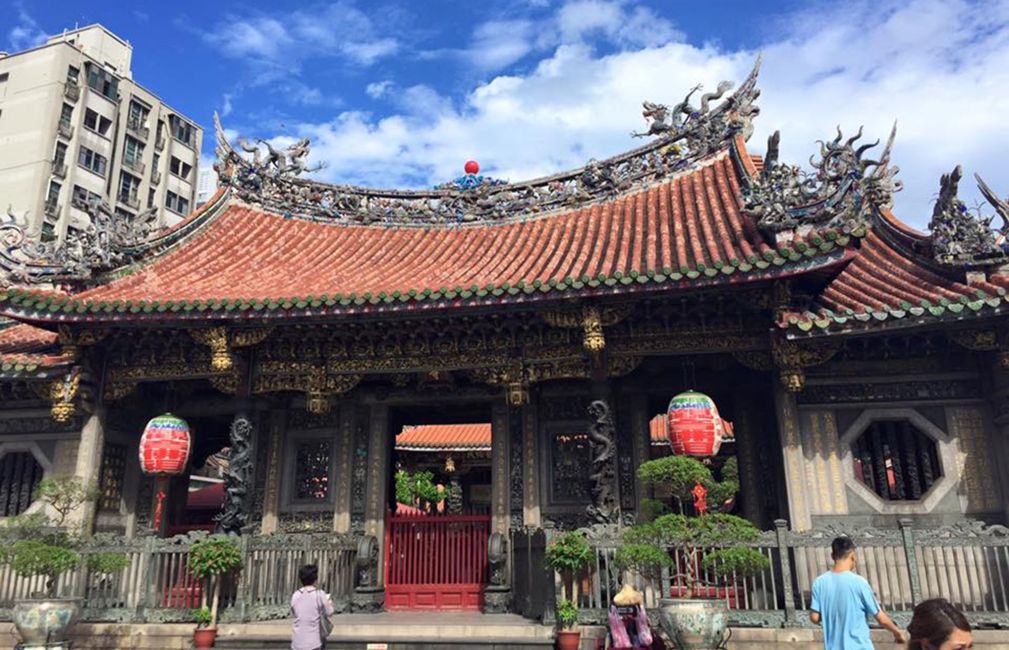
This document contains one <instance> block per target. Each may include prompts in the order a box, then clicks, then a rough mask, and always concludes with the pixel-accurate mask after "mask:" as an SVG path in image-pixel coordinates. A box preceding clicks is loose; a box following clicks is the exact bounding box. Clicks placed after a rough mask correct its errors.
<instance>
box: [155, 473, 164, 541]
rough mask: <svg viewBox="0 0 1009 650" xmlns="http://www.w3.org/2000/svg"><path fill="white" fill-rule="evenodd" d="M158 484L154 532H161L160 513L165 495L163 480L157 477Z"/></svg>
mask: <svg viewBox="0 0 1009 650" xmlns="http://www.w3.org/2000/svg"><path fill="white" fill-rule="evenodd" d="M157 482H158V497H157V499H158V503H157V504H156V505H155V506H154V530H156V531H157V530H161V512H162V504H163V503H164V501H165V499H166V498H167V495H166V494H165V479H164V477H161V476H159V477H158V479H157Z"/></svg>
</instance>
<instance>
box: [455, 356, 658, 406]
mask: <svg viewBox="0 0 1009 650" xmlns="http://www.w3.org/2000/svg"><path fill="white" fill-rule="evenodd" d="M641 360H642V357H639V356H620V357H610V358H609V359H608V360H607V363H606V372H607V375H608V376H610V377H621V376H624V375H627V374H630V373H631V372H633V371H634V370H635V369H636V368H637V367H638V366H639V365H640V364H641ZM470 376H471V377H472V378H473V379H475V380H476V381H481V382H484V383H487V384H490V385H492V386H502V387H504V389H505V397H506V398H507V402H508V404H509V406H523V405H524V404H527V403H528V402H529V387H530V386H531V385H532V384H534V383H537V382H542V381H550V380H553V379H588V378H589V377H591V376H592V369H591V368H590V366H589V364H588V363H586V362H585V360H584V359H558V360H532V359H525V360H515V361H513V362H512V363H510V364H508V365H507V366H504V367H500V368H478V369H475V370H471V371H470Z"/></svg>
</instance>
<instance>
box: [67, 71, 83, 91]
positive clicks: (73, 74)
mask: <svg viewBox="0 0 1009 650" xmlns="http://www.w3.org/2000/svg"><path fill="white" fill-rule="evenodd" d="M80 76H81V71H80V70H79V69H78V68H75V67H74V66H70V67H69V68H67V83H68V84H70V85H73V86H76V85H77V80H78V79H80Z"/></svg>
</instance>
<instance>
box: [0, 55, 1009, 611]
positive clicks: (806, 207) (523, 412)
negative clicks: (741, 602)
mask: <svg viewBox="0 0 1009 650" xmlns="http://www.w3.org/2000/svg"><path fill="white" fill-rule="evenodd" d="M756 82H757V70H756V69H754V71H753V72H752V73H751V74H750V76H749V77H747V78H746V79H745V80H743V82H742V83H741V84H739V85H738V86H737V87H736V88H735V89H734V90H731V91H728V90H726V89H725V85H722V86H719V89H718V90H717V91H715V92H711V93H707V94H704V95H702V96H696V95H693V94H691V95H688V96H687V97H686V99H684V100H683V102H682V103H680V104H678V105H676V106H674V107H672V108H669V107H666V106H662V105H658V104H653V103H649V102H646V104H645V112H646V116H647V117H649V118H650V120H651V126H650V129H649V131H648V133H645V134H640V135H641V136H642V140H641V141H640V142H639V144H641V146H639V147H637V148H635V149H631V150H630V151H628V152H626V153H624V154H621V155H618V156H615V157H613V158H610V159H607V160H599V161H589V162H588V163H587V164H586V165H585V166H584V167H583V168H581V169H577V170H574V171H571V172H565V173H559V174H556V175H554V176H550V177H548V178H542V179H536V180H532V181H528V182H509V183H504V182H499V181H495V180H494V179H491V178H488V177H484V176H481V175H480V174H479V170H478V169H475V168H474V167H470V168H469V169H468V170H467V172H468V173H467V174H465V175H464V176H462V177H460V178H459V179H457V180H455V181H452V182H450V183H446V184H445V185H443V186H439V187H437V188H435V189H431V190H409V191H407V190H386V189H368V188H357V187H348V186H342V185H327V184H323V183H320V182H316V181H313V180H309V179H307V178H303V177H302V173H303V172H305V171H306V170H308V166H307V164H306V157H307V154H308V151H309V144H308V142H307V141H301V142H298V143H296V144H295V145H292V146H291V147H290V148H288V149H286V150H273V149H270V150H269V151H263V150H260V149H257V148H256V147H255V146H252V145H250V144H249V143H248V142H244V141H241V142H239V143H237V144H235V145H234V146H233V144H232V143H230V142H229V141H228V139H227V138H226V137H225V135H224V130H223V129H222V128H221V127H220V124H218V125H217V126H218V129H217V131H218V133H217V135H218V148H217V156H218V162H217V172H218V177H219V188H218V190H217V192H216V194H215V195H214V196H213V197H211V198H210V199H209V200H208V201H207V202H206V203H205V204H204V205H203V206H202V207H201V208H199V209H198V210H196V211H195V212H194V213H192V214H191V215H190V216H189V217H188V218H186V219H185V220H184V221H183V222H181V223H179V224H178V225H177V226H175V227H173V228H171V229H170V230H168V231H165V232H161V233H158V234H155V235H151V234H147V233H143V234H141V235H137V234H136V233H133V232H131V231H129V229H127V228H121V227H119V226H118V225H117V224H118V223H119V222H118V221H117V220H116V215H115V214H111V215H101V214H98V216H99V217H103V218H98V219H95V221H96V222H97V223H99V224H100V226H99V228H98V229H97V233H96V234H94V235H93V236H92V235H88V237H90V239H86V240H84V241H82V244H81V246H80V247H78V248H77V249H75V250H69V251H68V250H56V251H52V250H45V251H42V252H41V253H40V252H39V251H38V250H36V249H35V248H33V247H32V245H31V244H30V243H29V242H28V241H26V240H25V238H24V233H23V232H22V231H19V230H18V227H17V226H15V225H3V226H0V235H3V237H0V241H2V242H3V247H2V249H0V265H2V266H3V268H4V269H5V270H6V273H7V274H8V275H7V277H8V278H9V283H10V286H9V287H8V288H7V289H6V290H5V291H4V292H3V293H0V316H3V317H4V318H6V319H8V320H6V321H5V322H4V323H3V325H2V327H3V329H2V330H0V517H4V516H11V515H16V514H19V513H22V512H25V511H26V510H28V509H30V508H31V507H32V504H31V498H30V495H31V492H32V487H33V485H34V484H35V483H36V482H37V481H38V480H39V479H40V478H41V477H43V476H49V475H70V474H75V475H77V476H80V477H82V478H85V479H88V480H99V481H100V482H101V485H102V487H103V491H104V492H103V498H102V499H101V500H100V502H99V503H97V504H96V505H95V508H94V509H95V512H94V513H93V514H94V518H93V522H94V528H95V530H100V531H105V532H114V533H120V534H123V535H126V536H144V535H152V534H153V535H164V534H166V533H167V532H168V531H169V530H170V529H172V527H175V526H180V525H184V524H185V523H186V522H185V521H184V519H185V514H186V507H185V503H186V498H185V495H186V492H187V489H188V485H189V481H188V477H187V476H185V475H181V476H178V477H174V478H173V479H172V483H171V485H172V489H171V491H170V494H169V497H168V503H167V509H166V512H167V513H168V515H167V516H166V517H165V518H164V520H163V521H161V522H160V526H159V528H158V529H152V523H153V511H154V507H155V503H154V480H153V479H152V478H151V477H149V476H145V475H143V474H142V473H141V471H140V466H139V464H138V460H137V448H138V441H139V437H140V433H141V431H143V429H144V426H145V423H146V422H147V421H148V420H149V419H150V418H152V417H154V416H156V415H159V414H161V413H163V412H166V411H167V412H171V413H173V414H175V415H177V416H179V417H181V418H183V419H185V420H186V421H187V422H188V423H189V425H190V427H191V428H192V431H193V440H194V449H193V454H192V458H191V460H190V465H191V466H192V467H202V466H203V465H204V463H205V461H206V459H207V458H208V457H210V456H212V455H213V454H215V453H218V452H219V451H220V450H221V449H223V448H225V447H227V448H229V452H228V469H227V471H226V472H225V473H224V474H225V476H224V480H225V483H224V485H225V488H224V489H225V503H224V511H223V514H222V516H221V518H220V519H219V521H218V526H219V527H221V528H223V529H224V530H226V531H233V532H241V533H243V534H249V535H266V534H273V533H296V532H325V533H330V534H339V535H344V536H349V537H354V538H359V539H364V538H372V539H375V540H377V541H378V543H379V544H381V543H383V542H382V541H381V540H386V539H387V533H388V529H387V528H388V526H390V525H394V523H390V522H395V518H394V517H392V516H391V514H390V513H393V512H395V509H396V507H397V504H396V499H395V483H394V475H395V472H396V469H397V467H401V468H403V467H409V468H411V469H417V468H424V467H428V468H434V469H436V470H437V471H438V472H443V471H444V470H445V467H446V460H447V459H451V461H452V466H453V467H454V468H455V469H456V470H457V471H458V472H459V474H460V477H461V478H460V481H461V484H462V485H463V486H464V495H465V497H464V502H465V505H466V508H465V509H464V510H465V511H466V512H467V513H472V514H470V515H467V516H472V517H486V522H487V523H486V529H485V530H486V532H485V533H484V534H485V535H487V536H490V535H493V534H495V533H498V534H501V535H504V536H507V535H508V533H509V531H514V530H527V529H536V528H554V529H573V528H578V527H581V526H586V525H588V524H592V523H619V522H625V521H629V520H632V519H633V518H634V516H635V514H636V513H637V512H638V511H639V510H640V509H641V507H642V503H643V501H644V500H645V499H647V498H649V494H648V493H647V491H646V490H645V489H643V487H642V485H641V484H640V483H639V481H638V480H637V478H636V475H635V468H636V467H638V466H639V465H640V464H641V463H642V462H643V461H645V460H647V459H649V458H652V457H657V456H659V455H663V454H666V453H669V452H668V443H666V442H665V440H664V429H663V426H662V420H661V418H660V419H659V420H655V418H656V416H659V415H661V414H664V413H665V411H666V406H667V404H668V402H669V400H670V398H671V397H672V396H673V395H676V394H678V393H680V392H683V391H685V390H688V389H693V390H697V391H700V392H702V393H705V394H707V395H709V396H710V397H711V398H712V399H713V400H714V402H715V403H717V405H718V408H719V410H720V412H721V415H722V417H724V418H725V420H727V421H730V422H732V423H733V425H734V432H735V438H734V441H733V442H732V444H728V445H725V447H724V448H723V451H722V452H721V453H722V454H723V455H731V456H734V457H735V458H736V459H737V460H738V466H739V474H740V484H741V490H740V494H739V496H738V500H737V502H736V504H735V510H736V512H738V513H739V514H741V515H744V516H745V517H747V518H749V519H750V520H752V521H754V522H755V523H757V524H759V525H760V526H762V527H770V526H771V525H772V522H773V521H774V520H781V519H783V520H786V521H787V522H788V525H789V526H790V527H791V528H792V529H793V530H796V531H803V530H808V529H811V528H815V527H820V526H827V525H836V526H839V527H842V528H843V527H858V526H869V525H872V526H876V527H883V528H886V527H890V528H894V527H896V526H897V523H898V520H901V519H910V520H913V521H914V522H915V523H916V525H920V526H924V527H928V526H938V525H941V524H947V523H952V522H956V521H960V520H963V519H979V520H984V521H986V522H989V523H1005V522H1006V521H1007V507H1009V499H1007V490H1009V479H1007V478H1006V477H1007V476H1009V453H1007V451H1009V450H1007V448H1006V440H1007V434H1009V430H1007V427H1009V419H1007V415H1006V413H1007V412H1009V401H1007V396H1009V320H1007V319H1006V317H1005V312H1006V298H1005V296H1006V290H1007V289H1009V271H1007V270H1006V268H1007V267H1006V264H1007V262H1009V258H1007V252H1006V249H1005V248H1004V247H1003V246H1002V245H1001V243H1000V238H999V233H998V232H996V231H993V230H992V228H991V227H990V225H989V222H990V220H989V219H987V218H985V217H984V215H981V214H974V212H972V211H970V210H968V209H966V207H965V206H964V204H963V203H962V202H961V201H960V200H959V199H958V198H957V183H958V182H959V181H960V180H961V171H960V169H959V168H957V169H955V170H953V171H952V172H951V173H950V174H949V175H947V176H944V177H943V179H942V180H941V193H940V195H939V199H938V200H937V202H936V204H935V208H934V213H933V215H932V220H931V224H930V232H928V233H924V232H918V231H917V230H915V229H913V228H911V227H909V226H908V225H906V224H905V223H904V222H902V221H901V220H900V219H898V218H897V217H896V216H895V215H894V214H892V212H891V204H892V197H893V193H894V192H895V191H897V190H899V189H900V183H899V180H897V178H896V174H897V168H896V166H895V165H894V164H893V162H892V161H891V160H890V152H891V145H892V143H893V138H894V135H893V134H889V139H887V140H885V141H884V142H883V143H882V144H876V145H873V144H872V140H875V136H876V135H879V134H874V135H873V137H872V139H871V140H869V142H866V140H867V139H863V138H862V137H861V130H859V131H858V132H857V133H844V134H842V133H841V132H840V131H838V133H837V134H836V137H833V136H832V137H829V138H827V139H826V141H825V142H824V143H823V144H822V145H821V150H820V155H819V157H818V159H816V160H814V161H813V167H812V169H809V170H803V169H801V168H800V167H798V166H793V165H790V164H787V163H785V162H783V161H780V160H779V158H778V135H777V134H775V135H774V136H773V137H772V138H771V139H770V140H769V142H768V143H767V148H766V149H764V148H763V146H762V144H761V146H760V147H754V143H752V142H750V143H748V142H747V140H748V138H749V136H750V134H751V131H752V120H753V119H755V117H756V115H757V112H758V110H757V106H756V100H757V98H758V95H759V91H758V89H757V85H756ZM629 117H631V116H629ZM771 119H773V116H772V117H771ZM883 135H884V136H886V135H887V134H883ZM951 166H952V165H951ZM980 182H981V183H982V185H983V181H980ZM984 189H985V192H986V195H987V196H989V197H990V200H991V204H992V206H993V207H992V208H985V209H984V210H982V212H984V211H989V212H990V211H991V210H992V209H993V210H995V211H997V212H998V213H999V214H1001V215H1002V216H1003V217H1006V216H1009V206H1007V204H1006V203H1005V202H1004V201H1002V200H1000V199H999V198H998V197H997V196H996V195H995V194H994V193H993V192H992V191H991V190H989V189H988V188H987V186H984ZM92 209H93V210H95V211H96V213H97V211H98V210H99V208H97V207H92ZM597 402H600V403H601V404H602V407H601V408H600V407H598V406H594V407H593V408H592V409H590V406H593V405H594V404H595V403H597ZM653 422H655V423H656V424H654V425H653ZM607 423H612V427H611V428H610V427H608V426H604V425H607ZM461 425H467V426H461ZM610 430H612V432H613V433H612V435H611V436H610V437H609V438H607V437H606V436H607V435H609V434H607V431H610ZM600 432H602V434H603V435H602V439H599V436H600ZM609 452H612V454H611V453H609ZM446 477H447V475H444V476H443V478H445V480H451V477H447V478H446ZM492 555H493V553H492ZM359 558H360V556H359ZM373 561H374V562H375V563H376V566H375V567H374V571H375V573H374V576H375V577H374V580H373V582H372V583H370V584H371V585H372V586H373V587H374V588H375V590H376V591H377V592H378V593H379V594H380V595H379V596H376V598H379V599H380V598H381V592H382V588H383V585H384V583H383V580H384V576H385V575H386V572H387V571H389V570H390V569H389V567H387V566H382V565H383V563H384V562H391V561H394V560H390V559H388V558H387V557H386V556H385V555H383V554H381V553H376V554H375V558H374V560H373ZM491 561H493V558H491ZM390 575H391V574H390ZM491 581H492V582H493V580H491ZM391 593H392V592H390V594H391ZM391 598H392V597H391V596H390V599H391ZM377 602H378V603H379V604H380V603H381V600H378V601H377ZM390 602H392V601H391V600H390ZM394 602H395V603H401V604H403V606H404V607H409V606H410V604H411V603H413V601H409V600H403V601H399V600H396V601H394ZM439 602H440V601H439Z"/></svg>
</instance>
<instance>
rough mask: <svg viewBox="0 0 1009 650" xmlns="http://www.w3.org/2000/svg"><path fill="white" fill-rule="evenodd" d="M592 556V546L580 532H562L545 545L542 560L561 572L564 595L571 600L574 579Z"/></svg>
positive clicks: (573, 597)
mask: <svg viewBox="0 0 1009 650" xmlns="http://www.w3.org/2000/svg"><path fill="white" fill-rule="evenodd" d="M591 557H592V547H591V546H590V545H589V541H588V540H587V539H586V538H585V535H584V534H583V533H580V532H577V531H575V532H570V533H563V534H561V535H559V536H558V537H557V538H556V539H554V540H553V541H551V542H550V544H549V545H547V549H546V552H545V553H544V560H545V562H546V565H547V567H548V568H550V569H553V570H554V571H556V572H558V573H560V574H561V581H562V582H563V584H564V597H565V598H566V599H567V600H570V601H573V600H574V599H575V596H574V593H573V592H574V581H575V578H576V577H577V575H578V574H579V573H580V572H581V571H583V570H584V569H585V567H587V566H588V564H589V559H590V558H591Z"/></svg>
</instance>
